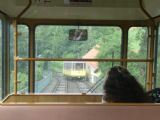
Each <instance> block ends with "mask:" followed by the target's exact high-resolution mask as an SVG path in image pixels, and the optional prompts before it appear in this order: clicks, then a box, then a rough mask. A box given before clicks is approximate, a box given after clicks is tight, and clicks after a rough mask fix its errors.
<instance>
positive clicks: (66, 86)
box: [35, 25, 122, 93]
mask: <svg viewBox="0 0 160 120" xmlns="http://www.w3.org/2000/svg"><path fill="white" fill-rule="evenodd" d="M73 29H76V30H78V29H85V32H86V31H87V33H88V35H87V38H88V39H87V40H85V41H83V39H84V38H83V39H82V40H72V38H70V34H71V33H70V31H71V30H72V33H73V31H74V30H73ZM121 35H122V32H121V29H120V28H119V27H108V26H103V27H102V26H101V27H100V26H60V25H40V26H37V27H36V32H35V44H36V57H37V58H62V59H65V58H75V59H106V58H120V55H121V54H120V53H121ZM117 64H118V65H119V64H120V63H119V62H118V63H117V62H97V61H65V60H64V61H59V62H58V61H54V62H53V61H36V62H35V70H36V71H35V92H37V93H86V92H87V91H89V90H90V92H91V91H92V93H102V92H103V91H102V87H103V84H102V83H103V82H104V80H105V76H106V73H107V71H108V70H109V69H110V67H112V66H113V65H117Z"/></svg>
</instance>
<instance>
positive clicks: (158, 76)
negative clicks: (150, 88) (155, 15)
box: [156, 23, 160, 87]
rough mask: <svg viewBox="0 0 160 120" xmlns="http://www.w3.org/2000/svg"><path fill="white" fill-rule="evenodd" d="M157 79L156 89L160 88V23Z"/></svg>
mask: <svg viewBox="0 0 160 120" xmlns="http://www.w3.org/2000/svg"><path fill="white" fill-rule="evenodd" d="M156 77H157V79H156V87H160V23H159V27H158V55H157V76H156Z"/></svg>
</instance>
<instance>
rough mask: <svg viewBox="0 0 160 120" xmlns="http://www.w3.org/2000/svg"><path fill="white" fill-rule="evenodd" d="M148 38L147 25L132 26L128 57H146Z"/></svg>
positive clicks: (129, 35)
mask: <svg viewBox="0 0 160 120" xmlns="http://www.w3.org/2000/svg"><path fill="white" fill-rule="evenodd" d="M147 40H148V29H147V27H131V28H130V29H129V33H128V58H132V59H146V58H147V44H148V41H147Z"/></svg>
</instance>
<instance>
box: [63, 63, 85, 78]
mask: <svg viewBox="0 0 160 120" xmlns="http://www.w3.org/2000/svg"><path fill="white" fill-rule="evenodd" d="M63 74H64V77H65V78H67V79H74V78H75V79H76V78H79V79H82V80H84V79H86V77H87V71H86V63H85V62H77V61H74V62H72V61H71V62H70V61H66V62H63Z"/></svg>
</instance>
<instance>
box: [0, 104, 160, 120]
mask: <svg viewBox="0 0 160 120" xmlns="http://www.w3.org/2000/svg"><path fill="white" fill-rule="evenodd" d="M159 119H160V105H155V104H100V103H99V104H93V103H92V104H80V103H79V104H78V103H77V104H67V103H65V104H64V103H63V104H62V103H58V104H40V103H38V104H1V105H0V120H159Z"/></svg>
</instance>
